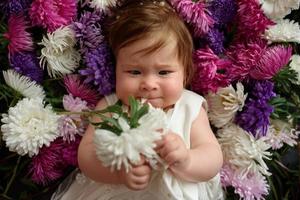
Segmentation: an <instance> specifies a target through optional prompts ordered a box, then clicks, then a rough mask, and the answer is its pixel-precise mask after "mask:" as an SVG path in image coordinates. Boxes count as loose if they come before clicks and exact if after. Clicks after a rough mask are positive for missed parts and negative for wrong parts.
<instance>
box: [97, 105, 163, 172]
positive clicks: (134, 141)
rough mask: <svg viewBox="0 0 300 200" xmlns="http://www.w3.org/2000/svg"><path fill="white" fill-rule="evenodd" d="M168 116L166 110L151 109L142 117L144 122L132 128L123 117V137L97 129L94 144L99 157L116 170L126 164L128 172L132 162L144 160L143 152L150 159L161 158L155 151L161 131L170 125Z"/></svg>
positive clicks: (121, 124)
mask: <svg viewBox="0 0 300 200" xmlns="http://www.w3.org/2000/svg"><path fill="white" fill-rule="evenodd" d="M166 119H167V117H166V116H165V113H164V112H163V111H162V110H159V109H152V108H150V111H149V112H148V113H147V114H146V115H144V116H143V117H142V118H141V119H140V120H139V122H140V123H141V125H140V126H139V127H137V128H133V129H130V127H129V125H128V123H127V122H126V120H125V119H123V118H122V117H120V118H119V119H118V123H119V125H120V126H121V128H122V131H123V132H122V133H121V135H120V136H118V135H116V134H115V133H113V132H110V131H108V130H103V129H96V131H95V137H94V143H95V149H96V154H97V157H98V159H100V160H101V161H102V163H103V165H104V166H110V167H111V169H112V170H114V169H118V170H119V169H120V168H121V166H122V165H124V167H125V169H126V170H127V171H128V170H129V169H130V168H131V164H135V163H138V162H139V161H140V154H143V155H144V156H145V158H146V159H148V160H149V161H151V160H155V159H159V158H158V155H157V154H156V152H155V151H154V147H155V143H154V142H155V141H156V140H159V139H160V138H161V133H159V132H157V130H160V129H165V128H166V124H167V123H166ZM152 163H155V162H152Z"/></svg>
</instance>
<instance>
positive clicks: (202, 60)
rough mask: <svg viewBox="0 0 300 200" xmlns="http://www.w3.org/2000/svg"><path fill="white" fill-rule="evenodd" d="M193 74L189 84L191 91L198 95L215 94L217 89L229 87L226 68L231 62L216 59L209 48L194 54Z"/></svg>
mask: <svg viewBox="0 0 300 200" xmlns="http://www.w3.org/2000/svg"><path fill="white" fill-rule="evenodd" d="M194 63H195V69H196V71H195V74H194V77H193V80H192V83H191V86H192V90H194V91H196V92H198V93H207V92H208V91H213V92H216V91H217V90H218V88H219V87H226V86H227V85H229V79H228V77H227V72H226V71H227V68H229V66H231V62H230V61H228V60H225V59H220V58H218V56H217V55H215V54H214V53H213V51H212V50H211V49H209V48H206V49H199V50H197V51H196V52H195V53H194Z"/></svg>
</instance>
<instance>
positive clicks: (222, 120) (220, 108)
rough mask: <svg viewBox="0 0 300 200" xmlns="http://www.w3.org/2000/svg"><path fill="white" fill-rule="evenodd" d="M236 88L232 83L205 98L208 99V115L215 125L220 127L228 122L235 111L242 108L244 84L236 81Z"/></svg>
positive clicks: (244, 95)
mask: <svg viewBox="0 0 300 200" xmlns="http://www.w3.org/2000/svg"><path fill="white" fill-rule="evenodd" d="M236 87H237V89H236V91H235V89H234V88H233V87H232V85H230V86H228V87H226V88H220V89H219V90H218V91H217V92H216V93H211V92H210V93H209V94H208V95H207V96H206V97H205V98H206V100H207V101H208V105H209V109H208V117H209V119H210V122H211V123H212V124H213V125H214V126H216V127H222V126H224V125H225V124H227V123H228V122H230V121H231V120H232V119H233V117H234V116H235V114H236V112H237V111H240V110H242V108H243V106H244V102H245V100H246V98H247V94H244V86H243V85H242V84H241V83H237V85H236Z"/></svg>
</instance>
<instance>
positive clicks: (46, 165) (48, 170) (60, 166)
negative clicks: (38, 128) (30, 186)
mask: <svg viewBox="0 0 300 200" xmlns="http://www.w3.org/2000/svg"><path fill="white" fill-rule="evenodd" d="M63 149H64V142H63V140H62V139H56V140H55V141H53V142H52V143H51V144H50V146H49V147H46V146H44V147H42V148H41V149H40V151H39V154H37V155H36V156H34V157H33V158H32V161H31V168H30V170H29V172H30V173H31V174H32V180H33V181H34V182H36V183H39V184H43V185H46V184H47V183H49V182H51V181H53V180H56V179H58V178H60V177H61V176H62V175H63V174H64V169H65V168H66V163H65V162H64V160H63V158H62V155H61V152H62V150H63Z"/></svg>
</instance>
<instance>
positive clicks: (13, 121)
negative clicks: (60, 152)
mask: <svg viewBox="0 0 300 200" xmlns="http://www.w3.org/2000/svg"><path fill="white" fill-rule="evenodd" d="M58 118H59V116H58V115H56V114H55V113H54V112H53V111H52V108H51V106H50V105H47V106H46V107H45V106H44V103H43V100H42V99H41V98H38V97H37V98H24V99H22V100H21V101H19V102H18V103H17V105H16V106H14V107H10V108H9V110H8V114H3V115H2V119H1V121H2V122H3V125H2V126H1V131H2V133H3V140H4V141H5V142H6V146H7V147H8V148H9V150H10V151H14V152H17V153H18V154H20V155H25V154H28V155H29V156H30V157H31V156H33V155H37V154H38V152H39V149H40V148H41V147H42V146H43V145H46V146H49V145H50V142H52V141H53V140H54V139H55V138H57V137H58V135H59V133H58V130H57V120H58Z"/></svg>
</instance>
